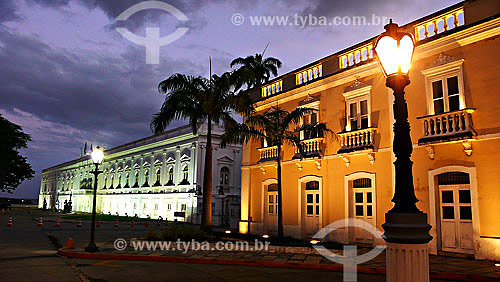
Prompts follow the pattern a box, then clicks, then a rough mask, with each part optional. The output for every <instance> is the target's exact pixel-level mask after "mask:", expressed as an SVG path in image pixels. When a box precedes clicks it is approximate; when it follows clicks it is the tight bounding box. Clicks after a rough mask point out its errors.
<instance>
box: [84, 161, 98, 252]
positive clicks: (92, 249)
mask: <svg viewBox="0 0 500 282" xmlns="http://www.w3.org/2000/svg"><path fill="white" fill-rule="evenodd" d="M99 173H101V171H99V164H98V163H96V164H95V169H94V171H93V172H92V174H94V197H93V200H92V225H91V227H90V242H89V245H88V246H87V247H86V248H85V251H86V252H97V251H99V248H98V247H97V246H96V244H95V215H96V202H97V176H98V175H99Z"/></svg>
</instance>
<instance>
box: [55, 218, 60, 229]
mask: <svg viewBox="0 0 500 282" xmlns="http://www.w3.org/2000/svg"><path fill="white" fill-rule="evenodd" d="M56 227H61V219H60V218H59V217H57V219H56Z"/></svg>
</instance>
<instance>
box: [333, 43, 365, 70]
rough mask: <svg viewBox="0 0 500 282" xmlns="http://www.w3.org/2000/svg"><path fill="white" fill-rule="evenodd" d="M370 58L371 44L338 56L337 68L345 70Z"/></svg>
mask: <svg viewBox="0 0 500 282" xmlns="http://www.w3.org/2000/svg"><path fill="white" fill-rule="evenodd" d="M371 58H373V43H371V42H370V43H367V44H365V45H363V46H361V47H359V48H356V49H353V50H350V51H348V52H346V53H344V54H341V55H339V67H340V69H345V68H347V67H350V66H353V65H356V64H359V63H361V62H364V61H366V60H368V59H371Z"/></svg>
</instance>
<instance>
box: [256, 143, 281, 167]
mask: <svg viewBox="0 0 500 282" xmlns="http://www.w3.org/2000/svg"><path fill="white" fill-rule="evenodd" d="M258 150H259V154H260V159H259V163H261V162H267V161H275V160H277V159H278V146H270V147H262V148H259V149H258Z"/></svg>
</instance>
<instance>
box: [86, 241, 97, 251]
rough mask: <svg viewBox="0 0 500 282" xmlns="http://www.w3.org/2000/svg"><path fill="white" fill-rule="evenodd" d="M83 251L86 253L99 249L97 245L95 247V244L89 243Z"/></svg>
mask: <svg viewBox="0 0 500 282" xmlns="http://www.w3.org/2000/svg"><path fill="white" fill-rule="evenodd" d="M85 251H86V252H87V253H95V252H98V251H99V247H97V246H96V245H95V244H92V243H91V244H89V245H88V246H87V247H85Z"/></svg>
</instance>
